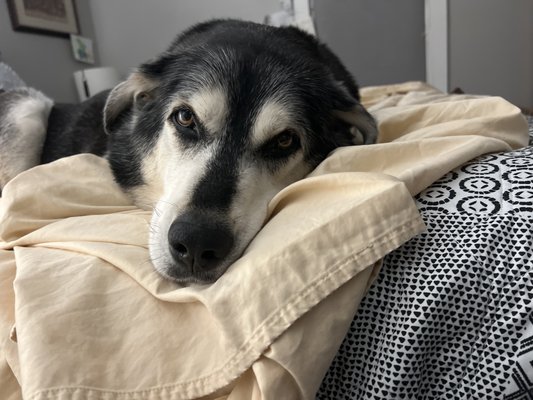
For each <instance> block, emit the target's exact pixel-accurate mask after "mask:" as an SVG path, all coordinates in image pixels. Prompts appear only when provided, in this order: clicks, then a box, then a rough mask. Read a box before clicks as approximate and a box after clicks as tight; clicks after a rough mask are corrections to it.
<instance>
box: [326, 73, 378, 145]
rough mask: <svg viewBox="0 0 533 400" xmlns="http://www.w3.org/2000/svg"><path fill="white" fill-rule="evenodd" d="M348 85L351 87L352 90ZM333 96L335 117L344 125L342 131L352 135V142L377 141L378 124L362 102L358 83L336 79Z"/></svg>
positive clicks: (332, 107) (371, 142) (366, 142)
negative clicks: (347, 82) (346, 82)
mask: <svg viewBox="0 0 533 400" xmlns="http://www.w3.org/2000/svg"><path fill="white" fill-rule="evenodd" d="M348 87H349V88H351V91H350V90H349V89H348ZM352 92H353V93H352ZM331 98H332V100H333V104H331V109H332V110H333V117H334V118H335V119H336V120H337V121H338V122H340V124H341V125H344V129H341V131H343V132H344V134H345V135H348V136H350V138H351V142H352V143H353V144H373V143H376V140H377V136H378V128H377V124H376V121H375V120H374V117H372V115H370V113H369V112H368V111H367V110H366V109H365V108H364V107H363V106H362V104H361V103H360V101H359V100H360V98H359V89H358V87H357V85H355V83H353V84H346V85H345V84H344V83H343V82H340V81H334V85H333V94H332V96H331ZM346 129H348V132H346Z"/></svg>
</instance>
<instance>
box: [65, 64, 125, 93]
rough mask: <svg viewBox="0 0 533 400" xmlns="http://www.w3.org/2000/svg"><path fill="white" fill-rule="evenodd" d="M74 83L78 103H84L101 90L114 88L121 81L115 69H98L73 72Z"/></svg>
mask: <svg viewBox="0 0 533 400" xmlns="http://www.w3.org/2000/svg"><path fill="white" fill-rule="evenodd" d="M74 81H75V82H76V89H77V90H78V97H79V98H80V101H84V100H87V99H88V98H89V97H91V96H94V95H95V94H97V93H99V92H101V91H102V90H106V89H111V88H113V87H115V86H116V85H117V84H118V83H120V81H121V79H120V75H119V74H118V72H117V70H116V69H115V68H113V67H100V68H89V69H82V70H80V71H76V72H74Z"/></svg>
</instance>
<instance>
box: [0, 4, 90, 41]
mask: <svg viewBox="0 0 533 400" xmlns="http://www.w3.org/2000/svg"><path fill="white" fill-rule="evenodd" d="M7 5H8V9H9V15H10V18H11V24H12V26H13V29H14V30H15V31H23V32H34V33H42V34H45V35H54V36H62V37H65V38H69V37H70V35H71V34H75V35H76V34H79V33H80V28H79V24H78V17H77V15H76V5H75V4H74V0H7Z"/></svg>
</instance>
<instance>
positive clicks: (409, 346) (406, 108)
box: [0, 82, 533, 400]
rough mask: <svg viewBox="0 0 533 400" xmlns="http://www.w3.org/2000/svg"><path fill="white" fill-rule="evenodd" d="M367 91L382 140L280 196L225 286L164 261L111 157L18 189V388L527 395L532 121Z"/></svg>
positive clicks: (487, 106)
mask: <svg viewBox="0 0 533 400" xmlns="http://www.w3.org/2000/svg"><path fill="white" fill-rule="evenodd" d="M362 96H363V101H364V102H365V105H366V106H367V107H368V108H369V110H370V111H371V112H373V113H374V115H376V117H377V119H378V121H379V127H380V140H379V143H378V144H376V145H372V146H368V147H357V146H356V147H350V148H343V149H339V150H338V151H336V152H334V153H333V154H332V155H331V156H330V157H328V159H326V160H325V161H324V162H323V163H322V164H321V165H320V166H319V167H318V168H317V169H316V170H315V171H313V173H311V174H310V176H309V177H308V178H306V179H305V180H303V181H300V182H298V183H296V184H294V185H291V186H290V187H288V188H287V189H285V190H283V191H282V192H280V193H279V194H278V195H277V196H276V197H275V198H274V199H273V200H272V202H271V204H270V206H269V215H270V217H269V221H268V222H267V224H266V225H265V226H264V228H263V229H262V230H261V232H260V233H259V234H258V236H257V237H256V238H255V239H254V240H253V241H252V243H251V244H250V246H249V248H248V249H247V250H246V252H245V254H244V255H243V257H242V258H241V259H239V260H238V261H237V262H236V263H235V264H234V265H233V266H232V267H231V268H230V269H229V270H228V272H227V273H226V274H225V275H224V276H223V277H222V278H220V279H219V281H217V282H216V283H215V284H213V285H196V286H194V285H193V286H191V287H179V286H177V285H176V284H174V283H172V282H168V281H165V280H163V279H161V278H160V277H159V276H158V275H157V274H156V273H155V272H154V271H153V268H152V267H151V265H150V263H149V258H148V253H147V232H148V224H147V222H148V221H149V219H150V213H149V212H146V211H143V210H139V209H137V208H136V207H134V206H133V205H132V204H131V203H130V202H129V199H128V198H127V197H126V196H125V195H124V194H123V193H122V192H121V191H120V190H119V189H118V187H117V185H116V184H115V183H114V182H113V179H112V175H111V173H110V172H109V168H108V165H107V162H106V161H105V160H103V159H100V158H98V157H94V156H91V155H79V156H74V157H69V158H66V159H62V160H58V161H57V162H54V163H51V164H49V165H45V166H40V167H36V168H34V169H32V170H30V171H27V172H25V173H23V174H21V175H19V176H18V177H17V178H15V179H14V180H13V181H12V182H10V183H9V184H8V185H7V186H6V188H5V190H4V192H3V193H2V196H3V197H2V199H1V200H0V238H1V240H0V301H1V304H2V307H1V308H0V332H1V335H2V336H1V340H0V354H1V356H2V357H1V359H0V387H2V393H5V398H9V399H17V398H20V397H21V396H24V398H27V399H35V400H37V399H39V400H40V399H86V398H94V399H130V400H131V399H188V398H202V399H229V400H236V399H237V400H238V399H285V398H287V399H293V398H294V399H298V398H315V397H316V398H318V399H357V398H365V399H366V398H376V399H378V398H379V399H387V398H409V399H411V398H465V399H470V398H501V395H502V394H503V393H506V394H507V395H508V397H509V398H520V397H518V396H520V393H521V392H524V393H527V390H528V385H529V386H530V385H531V379H530V378H529V376H530V375H529V374H530V371H529V370H528V369H527V368H528V366H529V365H530V364H529V361H530V359H528V354H527V350H528V349H529V348H530V347H531V339H529V340H528V336H530V335H531V334H532V332H531V321H530V320H529V325H528V318H531V306H530V303H531V296H532V293H533V292H532V281H531V278H532V276H531V270H532V268H530V267H531V261H530V259H531V250H530V248H531V242H532V241H531V231H532V230H531V222H530V215H531V212H532V204H531V203H532V198H533V195H532V194H531V193H532V192H531V181H532V180H533V178H532V174H533V172H532V171H533V169H532V168H531V157H530V156H531V150H530V148H528V147H524V146H526V145H527V143H528V138H529V137H528V134H527V133H528V132H527V123H526V120H525V118H524V117H523V116H522V115H521V113H520V111H519V110H518V109H517V108H516V107H514V106H513V105H511V104H509V103H508V102H506V101H505V100H503V99H500V98H492V97H479V96H467V95H463V96H450V95H447V94H444V93H440V92H439V91H437V90H435V89H434V88H431V87H430V86H428V85H426V84H424V83H421V82H408V83H404V84H398V85H388V86H383V87H372V88H365V89H363V91H362ZM529 123H530V126H531V120H529ZM476 157H481V158H476ZM472 159H474V161H471V160H472ZM36 194H38V195H36ZM303 217H304V218H303ZM528 346H529V347H528ZM528 379H529V380H528Z"/></svg>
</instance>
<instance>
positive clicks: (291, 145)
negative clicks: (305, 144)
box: [261, 129, 300, 159]
mask: <svg viewBox="0 0 533 400" xmlns="http://www.w3.org/2000/svg"><path fill="white" fill-rule="evenodd" d="M299 148H300V138H299V136H298V135H297V134H296V133H295V132H294V131H292V130H290V129H286V130H284V131H282V132H280V133H278V134H277V135H276V136H274V137H273V138H272V139H270V140H269V141H268V142H267V143H265V144H264V145H263V147H262V148H261V152H262V153H263V155H264V156H265V157H266V158H269V159H281V158H285V157H288V156H290V155H291V154H293V153H294V152H296V151H297V150H298V149H299Z"/></svg>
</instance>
